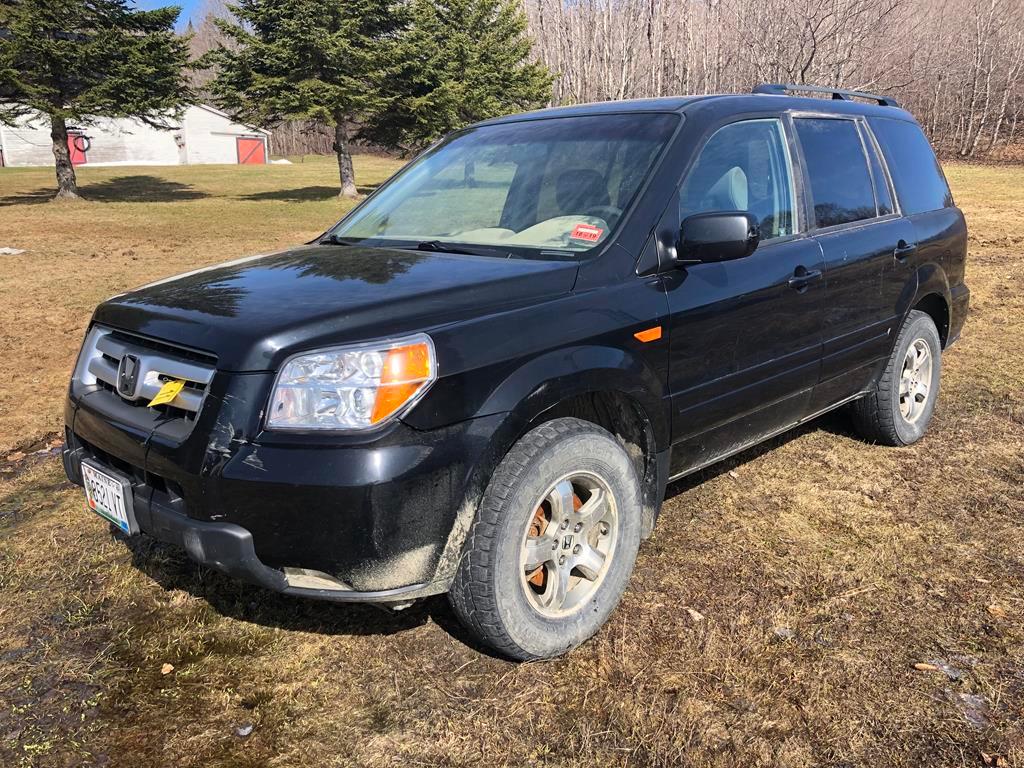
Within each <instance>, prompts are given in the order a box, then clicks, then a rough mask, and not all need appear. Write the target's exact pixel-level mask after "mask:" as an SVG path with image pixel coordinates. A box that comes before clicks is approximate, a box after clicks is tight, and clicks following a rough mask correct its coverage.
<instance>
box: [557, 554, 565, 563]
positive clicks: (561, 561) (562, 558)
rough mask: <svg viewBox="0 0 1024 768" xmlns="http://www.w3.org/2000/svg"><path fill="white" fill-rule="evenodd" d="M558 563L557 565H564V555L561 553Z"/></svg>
mask: <svg viewBox="0 0 1024 768" xmlns="http://www.w3.org/2000/svg"><path fill="white" fill-rule="evenodd" d="M558 564H559V565H565V555H562V556H561V557H559V558H558Z"/></svg>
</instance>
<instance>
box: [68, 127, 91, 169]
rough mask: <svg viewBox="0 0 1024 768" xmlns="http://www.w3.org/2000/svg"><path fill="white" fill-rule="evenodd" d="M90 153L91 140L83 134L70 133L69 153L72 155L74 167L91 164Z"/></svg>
mask: <svg viewBox="0 0 1024 768" xmlns="http://www.w3.org/2000/svg"><path fill="white" fill-rule="evenodd" d="M88 151H89V140H88V139H87V138H85V134H83V133H75V132H71V133H68V153H69V154H70V155H71V164H72V165H85V164H86V163H87V162H89V158H88V157H86V152H88Z"/></svg>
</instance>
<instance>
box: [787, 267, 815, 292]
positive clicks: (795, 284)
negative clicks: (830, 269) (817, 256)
mask: <svg viewBox="0 0 1024 768" xmlns="http://www.w3.org/2000/svg"><path fill="white" fill-rule="evenodd" d="M820 279H821V270H820V269H807V268H806V267H802V266H801V267H797V268H796V270H795V271H794V272H793V276H792V277H791V278H789V286H790V288H795V289H796V290H797V291H800V292H803V291H806V290H807V286H808V285H810V284H811V283H813V282H814V281H815V280H820Z"/></svg>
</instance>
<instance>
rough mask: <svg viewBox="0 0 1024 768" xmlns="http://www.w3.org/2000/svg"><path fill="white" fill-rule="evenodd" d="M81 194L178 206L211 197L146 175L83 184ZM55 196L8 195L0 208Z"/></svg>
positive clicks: (42, 193) (46, 191)
mask: <svg viewBox="0 0 1024 768" xmlns="http://www.w3.org/2000/svg"><path fill="white" fill-rule="evenodd" d="M78 193H79V194H80V195H81V196H82V198H83V199H85V200H87V201H89V200H92V201H95V202H100V203H175V202H181V201H185V200H199V199H202V198H204V197H209V195H207V194H206V193H205V192H200V191H199V190H197V189H194V188H193V187H192V185H190V184H182V183H181V182H177V181H168V180H167V179H161V178H160V177H159V176H150V175H145V174H138V175H134V176H117V177H115V178H113V179H108V180H107V181H98V182H93V183H89V184H82V185H80V186H79V188H78ZM55 194H56V190H54V189H51V188H44V189H37V190H35V191H33V192H26V193H25V194H21V195H8V196H7V197H2V198H0V206H6V205H34V204H36V203H48V202H50V201H51V200H53V196H54V195H55Z"/></svg>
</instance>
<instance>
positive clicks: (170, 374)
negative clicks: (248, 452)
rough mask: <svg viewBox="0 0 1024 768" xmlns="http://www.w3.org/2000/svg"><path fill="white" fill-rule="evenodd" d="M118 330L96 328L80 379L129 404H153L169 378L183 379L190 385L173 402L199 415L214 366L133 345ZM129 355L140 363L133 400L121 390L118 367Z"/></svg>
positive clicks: (87, 342)
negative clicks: (107, 391) (102, 387)
mask: <svg viewBox="0 0 1024 768" xmlns="http://www.w3.org/2000/svg"><path fill="white" fill-rule="evenodd" d="M113 334H114V331H112V330H111V329H109V328H104V327H102V326H94V327H93V328H92V330H91V331H90V332H89V335H88V336H87V337H86V340H85V345H84V346H83V348H82V354H81V358H80V361H79V365H78V372H77V376H78V378H79V380H80V381H81V382H82V383H83V384H85V385H86V386H93V385H96V384H97V383H99V382H103V384H106V385H107V386H108V387H109V388H110V389H111V392H112V394H114V395H115V396H117V397H120V398H121V399H122V400H126V401H128V402H136V403H138V402H149V401H150V400H152V399H153V398H154V397H156V394H157V392H159V391H160V388H161V387H162V386H163V383H164V380H165V379H182V380H184V381H186V382H188V386H186V387H185V388H184V389H183V390H182V391H181V392H179V393H178V395H177V397H175V398H174V400H173V401H171V402H170V403H169V405H170V406H171V407H172V408H180V409H181V410H183V411H188V412H190V413H198V412H199V409H200V408H201V407H202V404H203V397H204V395H205V394H206V388H207V386H208V385H209V383H210V382H211V381H212V380H213V374H214V372H215V369H214V368H213V366H209V365H203V364H201V363H197V362H194V361H192V360H185V359H182V358H178V357H174V356H173V355H172V354H170V353H166V352H162V351H156V350H154V349H152V348H151V347H149V346H146V344H145V343H143V342H140V343H138V344H135V343H132V342H130V341H127V340H126V339H125V335H124V334H123V333H119V334H118V336H119V337H118V338H115V337H114V335H113ZM126 355H133V356H134V357H136V358H137V359H138V361H139V368H138V374H137V377H138V384H137V386H136V388H135V392H134V396H133V397H125V396H124V395H123V394H121V393H120V392H119V391H118V386H117V379H118V366H119V365H120V363H121V360H122V359H123V358H124V357H125V356H126Z"/></svg>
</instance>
